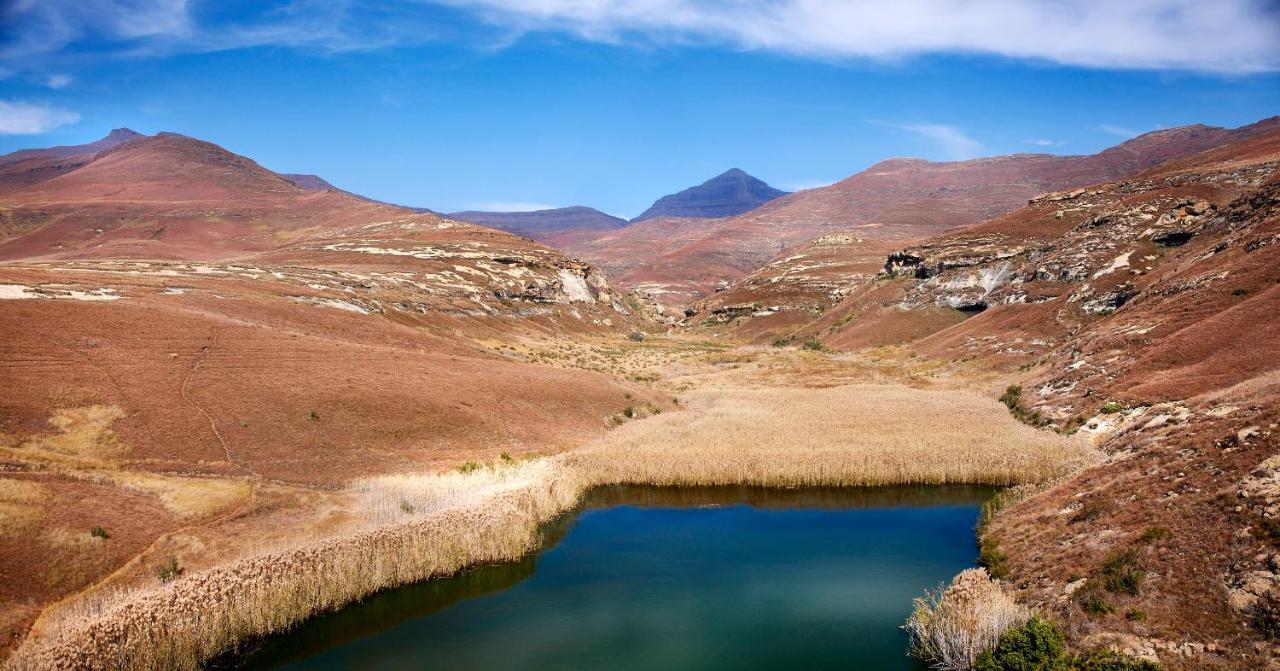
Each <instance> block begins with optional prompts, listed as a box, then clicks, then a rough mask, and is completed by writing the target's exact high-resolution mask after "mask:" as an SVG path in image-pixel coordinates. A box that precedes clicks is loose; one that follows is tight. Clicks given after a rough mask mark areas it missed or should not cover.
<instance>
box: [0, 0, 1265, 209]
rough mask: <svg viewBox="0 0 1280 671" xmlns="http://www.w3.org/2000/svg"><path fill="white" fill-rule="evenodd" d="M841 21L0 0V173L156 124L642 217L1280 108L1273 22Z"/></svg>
mask: <svg viewBox="0 0 1280 671" xmlns="http://www.w3.org/2000/svg"><path fill="white" fill-rule="evenodd" d="M853 4H854V3H847V2H835V1H831V2H827V1H824V0H740V1H733V0H614V1H606V0H523V1H521V0H447V1H444V2H430V1H427V0H418V1H414V0H406V1H403V2H386V3H377V4H374V3H369V4H363V3H359V2H350V3H319V2H310V1H302V0H294V1H292V2H283V1H277V2H274V3H239V4H237V3H219V4H218V5H216V6H215V5H213V4H210V3H203V2H199V1H190V2H182V1H181V0H75V1H72V0H45V1H44V2H29V0H18V1H17V2H9V3H5V2H3V0H0V19H3V20H2V21H0V153H3V152H8V151H12V150H14V149H18V148H22V147H30V146H48V145H52V144H71V143H80V142H86V141H90V140H93V139H96V138H98V137H100V136H102V135H104V134H105V133H106V132H107V131H108V130H110V129H111V128H114V127H119V126H127V127H130V128H133V129H134V130H137V131H140V132H144V133H152V132H156V131H161V130H168V131H175V132H180V133H185V134H188V135H193V136H196V137H200V138H203V139H207V140H210V141H213V142H216V143H218V144H221V145H223V146H225V147H227V148H228V149H231V150H232V151H235V152H238V153H242V154H245V155H247V156H250V157H251V158H254V159H255V160H257V161H258V162H260V163H262V164H263V165H265V166H266V167H268V168H271V169H274V170H278V171H281V172H311V173H316V174H319V175H321V176H323V177H325V178H326V179H328V180H330V181H331V182H333V183H335V184H337V185H338V186H341V187H343V188H346V189H350V190H352V191H355V192H358V193H362V194H365V195H368V196H371V197H374V198H379V199H383V200H388V201H391V202H397V203H403V204H409V205H420V206H426V207H431V208H433V209H437V210H441V211H453V210H459V209H471V208H483V209H521V208H524V207H539V206H564V205H574V204H585V205H592V206H595V207H599V208H601V209H603V210H605V211H608V212H610V213H614V214H618V215H622V216H633V215H635V214H637V213H639V212H640V211H642V210H643V209H644V208H645V207H647V206H648V204H649V203H650V202H651V201H653V200H654V199H655V198H657V197H658V196H661V195H663V194H666V193H670V192H672V191H676V190H679V189H681V188H684V187H686V186H688V185H691V184H694V183H697V182H700V181H702V180H704V179H707V178H709V177H711V176H713V175H715V174H717V173H719V172H721V171H723V170H725V169H727V168H729V167H740V168H743V169H745V170H747V171H748V172H751V173H752V174H755V175H756V176H758V177H760V178H762V179H765V180H766V181H768V182H770V183H771V184H773V185H775V186H778V187H780V188H784V189H797V188H806V187H812V186H817V185H821V184H826V183H830V182H833V181H836V180H838V179H841V178H843V177H846V176H848V175H850V174H852V173H854V172H857V171H859V170H861V169H863V168H865V167H867V166H868V165H870V164H872V163H874V162H876V161H878V160H881V159H884V158H887V157H891V156H920V157H924V158H929V159H935V160H948V159H958V158H969V157H974V156H981V155H993V154H1004V153H1016V152H1052V153H1092V152H1096V151H1098V150H1100V149H1103V148H1105V147H1107V146H1110V145H1113V144H1116V143H1118V142H1120V141H1123V140H1124V139H1126V138H1127V137H1130V136H1132V135H1134V134H1136V133H1140V132H1144V131H1147V130H1152V129H1156V128H1162V127H1169V126H1176V125H1181V124H1188V123H1208V124H1213V125H1220V126H1238V125H1241V124H1245V123H1249V122H1252V121H1256V120H1258V119H1260V118H1264V117H1267V116H1272V115H1275V114H1280V46H1278V45H1280V19H1277V9H1276V7H1275V6H1274V4H1270V3H1263V2H1251V1H1249V0H1238V1H1235V0H1222V1H1221V2H1215V3H1203V2H1190V1H1185V2H1184V1H1183V0H1132V2H1127V3H1103V2H1090V1H1087V0H1054V1H1053V2H1047V3H1043V2H1042V3H1036V2H1029V1H1026V0H989V1H981V0H969V2H959V1H958V0H895V1H894V2H868V3H865V4H862V5H858V6H857V9H856V10H851V9H850V7H852V6H853ZM1115 5H1122V7H1120V8H1116V7H1115ZM1192 36H1194V40H1193V39H1191V37H1192Z"/></svg>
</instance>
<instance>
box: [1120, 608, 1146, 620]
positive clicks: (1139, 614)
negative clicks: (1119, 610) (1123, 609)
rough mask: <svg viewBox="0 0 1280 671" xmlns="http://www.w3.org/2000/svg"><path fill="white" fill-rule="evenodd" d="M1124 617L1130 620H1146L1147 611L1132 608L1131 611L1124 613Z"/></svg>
mask: <svg viewBox="0 0 1280 671" xmlns="http://www.w3.org/2000/svg"><path fill="white" fill-rule="evenodd" d="M1124 619H1126V620H1128V621H1130V622H1146V621H1147V611H1145V610H1142V609H1141V608H1131V609H1130V610H1129V612H1127V613H1125V614H1124Z"/></svg>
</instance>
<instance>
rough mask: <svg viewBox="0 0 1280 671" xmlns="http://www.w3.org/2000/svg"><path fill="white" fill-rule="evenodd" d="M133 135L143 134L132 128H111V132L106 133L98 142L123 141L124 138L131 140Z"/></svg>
mask: <svg viewBox="0 0 1280 671" xmlns="http://www.w3.org/2000/svg"><path fill="white" fill-rule="evenodd" d="M135 137H143V135H142V133H139V132H137V131H135V130H133V129H132V128H112V129H111V132H110V133H107V136H106V137H104V138H102V140H99V142H101V141H104V140H105V141H109V142H110V141H114V142H124V141H125V140H132V139H133V138H135Z"/></svg>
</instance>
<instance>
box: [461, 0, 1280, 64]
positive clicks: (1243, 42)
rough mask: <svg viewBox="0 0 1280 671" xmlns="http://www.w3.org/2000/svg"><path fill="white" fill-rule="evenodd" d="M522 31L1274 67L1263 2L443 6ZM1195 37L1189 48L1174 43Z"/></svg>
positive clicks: (856, 54)
mask: <svg viewBox="0 0 1280 671" xmlns="http://www.w3.org/2000/svg"><path fill="white" fill-rule="evenodd" d="M442 1H444V2H447V3H448V4H452V5H455V6H461V7H468V8H472V9H474V10H476V11H478V12H479V13H480V15H481V16H482V17H484V18H485V19H486V20H488V21H490V22H492V23H495V24H501V25H505V26H508V27H511V28H515V29H518V30H525V31H535V30H551V31H559V32H567V33H572V34H576V35H578V36H579V37H581V38H583V39H587V40H594V41H602V42H624V41H627V40H629V39H634V38H644V39H646V40H648V41H651V42H660V43H661V42H673V43H685V42H690V41H692V42H695V43H713V44H714V43H719V44H724V45H729V46H732V47H736V48H742V49H763V50H771V51H780V52H786V53H791V54H797V55H803V56H814V57H820V58H837V59H838V58H872V59H897V58H901V57H905V56H912V55H917V54H929V53H943V52H947V53H972V54H988V55H995V56H1005V57H1010V58H1018V59H1033V60H1043V61H1048V62H1053V63H1060V64H1066V65H1076V66H1085V67H1099V68H1125V69H1129V68H1133V69H1178V70H1198V71H1211V72H1224V73H1226V72H1230V73H1247V72H1259V71H1274V70H1277V69H1280V39H1277V38H1276V36H1277V35H1280V12H1277V11H1276V10H1275V9H1274V7H1271V6H1269V5H1268V3H1267V2H1266V1H1265V0H1214V1H1213V2H1205V1H1204V0H1125V1H1123V2H1111V1H1107V0H1058V1H1056V2H1043V1H1041V0H967V1H963V2H961V1H958V0H862V1H859V2H850V1H849V0H751V1H745V2H730V1H727V0H442ZM1188 36H1195V38H1194V40H1195V48H1186V47H1185V44H1184V45H1183V46H1182V47H1179V46H1177V45H1179V44H1180V43H1181V42H1182V41H1183V40H1185V39H1186V38H1187V37H1188Z"/></svg>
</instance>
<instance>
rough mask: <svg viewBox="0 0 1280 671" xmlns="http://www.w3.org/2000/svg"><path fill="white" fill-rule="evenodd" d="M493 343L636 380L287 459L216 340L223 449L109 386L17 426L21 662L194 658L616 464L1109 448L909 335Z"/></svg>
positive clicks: (795, 477)
mask: <svg viewBox="0 0 1280 671" xmlns="http://www.w3.org/2000/svg"><path fill="white" fill-rule="evenodd" d="M473 345H474V347H475V348H476V350H475V351H472V352H469V353H467V355H465V356H461V355H460V356H458V357H456V359H455V360H454V361H452V362H450V363H449V364H447V365H451V366H455V367H456V366H466V365H468V362H473V361H474V358H475V357H484V359H483V360H484V361H486V362H488V363H490V364H491V367H490V369H486V370H487V371H488V372H487V373H483V375H485V379H490V377H489V376H491V375H492V372H493V370H499V371H501V370H506V369H505V368H503V367H504V366H511V368H510V370H513V371H524V372H526V373H527V371H529V370H536V371H538V375H539V376H541V377H538V378H537V382H530V384H542V385H545V384H546V380H547V379H552V380H554V379H559V377H558V376H567V378H566V379H571V380H575V383H576V380H577V379H578V376H579V375H588V376H592V378H591V379H598V380H600V382H599V383H597V386H598V385H599V384H602V383H603V384H609V385H616V386H614V387H612V389H613V391H611V392H610V396H616V400H615V401H613V402H612V404H611V405H610V404H601V403H596V404H594V405H592V401H593V400H594V399H593V397H591V396H586V397H585V398H577V397H575V396H574V395H573V394H572V393H571V394H568V395H566V396H564V397H563V398H562V399H560V402H561V403H562V404H563V406H564V407H558V408H551V409H543V410H538V409H536V408H532V407H521V406H522V405H524V404H525V403H526V401H525V400H524V399H525V397H524V396H523V395H522V394H521V393H520V392H519V391H518V390H513V391H512V393H511V397H510V401H509V402H508V403H507V404H506V405H505V406H503V403H502V402H496V403H495V406H498V407H504V412H505V413H510V414H511V415H512V416H515V417H517V418H520V417H524V416H526V414H527V413H543V414H544V415H546V414H548V413H549V414H551V415H553V416H554V417H559V418H560V419H558V420H557V421H559V422H561V423H562V425H563V426H564V427H565V429H566V430H565V431H563V432H561V433H560V434H556V433H555V432H552V431H548V432H547V433H546V435H533V436H526V437H525V438H524V439H523V440H509V441H508V442H507V446H506V447H505V449H503V448H502V447H495V446H494V441H492V439H488V440H477V441H476V444H477V448H476V449H472V450H468V449H466V448H465V447H462V446H461V445H460V443H461V442H462V441H459V442H458V443H451V444H450V447H449V448H448V449H446V450H441V449H440V447H439V446H438V445H420V446H418V447H417V448H413V449H404V452H403V453H402V454H398V455H395V458H396V459H397V460H398V463H394V462H393V463H388V459H387V458H386V455H385V454H373V455H372V458H370V459H368V460H367V461H365V462H364V464H363V466H362V463H361V462H362V456H361V454H360V453H355V454H344V453H343V452H340V451H337V450H333V451H331V452H328V453H323V454H317V455H316V456H315V457H314V458H313V464H311V465H308V464H307V463H306V462H307V458H303V459H299V461H298V462H296V463H292V464H281V463H280V462H278V461H275V460H274V458H273V457H272V453H271V452H265V453H264V452H260V451H256V449H253V448H251V446H242V443H241V442H240V440H242V439H239V438H238V437H237V436H235V435H234V434H231V431H230V430H227V429H225V428H223V427H233V428H234V427H236V425H237V424H240V423H252V422H254V421H255V416H254V414H252V413H249V414H245V415H239V414H235V413H234V412H233V411H231V410H232V408H234V406H232V405H229V404H228V403H225V402H223V401H222V400H220V399H218V398H216V397H211V396H210V395H207V394H205V393H203V392H202V390H201V384H202V380H204V379H210V380H218V379H219V378H220V373H219V371H218V366H219V365H221V364H223V363H224V362H227V361H228V360H227V359H221V358H219V357H218V356H217V352H216V347H217V345H216V344H213V345H210V346H209V347H208V349H206V350H202V351H200V352H198V353H197V354H198V356H196V357H194V359H195V360H194V361H193V362H192V363H191V364H189V366H187V367H183V368H180V369H178V370H179V371H180V374H179V373H175V374H177V375H178V380H179V381H178V385H179V389H178V391H179V396H180V397H181V398H184V399H190V400H192V401H194V402H192V403H189V404H187V407H186V410H185V412H186V413H187V414H188V415H190V418H193V419H195V420H197V421H195V422H194V424H192V425H191V426H192V429H191V430H192V432H193V433H207V434H210V435H211V436H212V437H213V440H214V444H215V445H219V446H220V447H222V448H225V450H224V451H223V454H221V455H219V454H216V453H215V454H211V455H202V456H201V457H200V458H198V459H194V460H192V459H190V457H189V456H187V455H183V454H180V453H179V454H172V455H165V456H159V455H157V456H150V457H148V458H142V459H139V458H136V455H132V454H131V453H130V450H131V447H130V445H129V440H128V438H127V436H128V435H130V434H129V433H128V432H127V430H121V431H117V429H118V425H117V423H119V422H120V421H121V420H122V419H124V418H125V417H127V416H128V412H129V411H126V410H125V409H123V408H122V407H121V406H120V405H118V404H115V403H104V402H102V401H103V399H79V400H76V401H72V402H70V403H68V404H66V405H64V406H63V407H62V408H61V409H59V410H58V411H57V414H56V415H55V416H54V417H52V418H49V421H50V422H51V424H52V426H53V427H54V429H55V430H54V431H52V432H49V431H47V430H43V431H29V432H23V431H15V432H10V433H7V434H6V435H5V442H0V450H3V455H4V458H5V460H6V462H7V463H8V464H9V466H10V467H9V468H8V470H9V471H10V473H8V474H7V475H6V476H5V479H6V483H5V485H6V486H5V489H4V492H5V497H6V499H5V500H4V501H3V506H4V512H5V516H4V519H5V522H6V527H5V528H3V529H0V533H4V534H5V535H7V536H9V537H10V538H18V537H32V536H34V537H35V538H36V539H37V541H36V542H35V543H32V544H29V545H28V547H25V548H20V547H18V546H17V545H15V544H12V543H8V542H6V543H5V546H6V547H7V548H11V549H8V550H5V551H4V553H3V556H2V557H0V562H2V564H0V565H2V566H3V567H4V570H5V573H6V576H7V577H12V578H17V579H18V581H17V582H10V581H8V580H7V581H6V583H7V584H10V585H11V587H10V588H9V592H10V593H7V594H4V595H3V598H4V602H3V606H4V612H5V616H4V617H5V618H6V626H8V627H9V628H10V631H11V636H12V638H10V640H9V646H8V648H7V651H8V652H9V653H10V657H9V659H8V664H9V665H10V666H12V667H14V668H46V667H50V666H65V667H81V666H86V667H95V666H97V667H112V666H124V667H129V668H167V667H171V666H190V665H194V664H195V663H197V661H198V660H200V659H204V658H208V657H210V656H212V655H214V654H216V653H217V652H219V651H221V650H224V649H226V648H227V647H228V646H231V645H234V644H235V642H236V641H238V640H242V639H244V638H245V637H248V636H256V635H262V634H265V633H268V632H270V631H274V630H278V629H280V628H282V627H286V626H288V625H289V624H291V623H293V622H296V621H298V620H299V619H302V618H305V617H307V616H309V615H311V614H314V613H316V612H320V611H323V610H327V609H331V608H335V607H338V606H340V605H342V604H343V603H346V602H349V601H351V600H354V599H358V598H360V597H362V596H364V595H366V594H368V593H370V592H372V591H376V590H379V589H384V588H387V587H391V586H394V585H398V584H403V583H405V582H409V581H414V580H420V579H423V578H426V577H429V576H432V575H440V574H446V573H450V572H452V571H455V570H457V569H459V568H461V567H464V566H466V565H469V564H473V563H477V562H486V561H497V560H507V559H512V558H515V557H518V556H521V555H523V554H525V553H528V552H530V551H532V550H533V549H535V548H534V544H535V542H536V541H535V538H536V533H535V530H536V526H537V525H538V524H539V523H542V522H545V521H546V520H548V519H550V518H551V517H553V516H555V515H558V514H560V513H561V512H563V511H565V510H567V509H569V508H570V507H572V506H573V505H574V503H575V502H576V501H577V500H578V498H579V497H580V496H581V495H582V493H583V492H584V491H585V490H586V489H587V488H590V487H592V486H595V485H599V484H613V483H638V484H660V485H702V484H760V485H777V486H798V485H880V484H898V483H987V484H1001V485H1004V484H1018V483H1043V482H1049V481H1052V480H1054V479H1056V478H1059V477H1062V476H1064V475H1066V474H1068V473H1071V472H1074V471H1076V470H1079V469H1080V468H1082V467H1084V466H1085V465H1087V464H1090V463H1093V462H1095V461H1096V460H1098V459H1099V458H1100V456H1099V454H1098V453H1097V452H1096V451H1094V450H1093V449H1092V447H1091V446H1090V444H1089V442H1088V441H1087V440H1085V439H1084V438H1081V437H1066V436H1060V435H1058V434H1055V433H1052V432H1046V431H1041V430H1036V429H1033V428H1031V427H1029V426H1027V425H1025V424H1021V423H1019V422H1017V421H1016V420H1015V419H1014V418H1013V417H1012V416H1011V415H1010V414H1009V412H1008V411H1007V410H1006V409H1005V408H1004V407H1003V406H1001V405H999V404H998V403H997V402H996V401H995V400H994V399H995V397H996V396H997V395H998V392H999V390H1001V389H1003V387H1004V386H1005V384H1006V382H1007V380H1006V379H1004V377H1003V375H1002V374H1000V373H995V372H991V371H986V370H982V369H979V368H976V367H971V366H967V365H966V364H963V363H948V364H943V363H940V362H938V361H933V360H929V359H926V358H923V357H921V356H919V355H917V354H914V353H911V352H910V351H908V350H905V349H895V348H881V349H878V350H868V351H864V352H860V353H853V354H833V353H823V352H808V351H803V350H801V349H797V348H762V347H740V348H732V347H728V346H725V345H722V344H717V343H710V342H705V341H698V340H693V339H685V338H671V337H665V336H654V335H650V336H649V337H646V338H644V339H643V340H640V341H637V340H633V339H628V338H626V337H623V336H618V335H596V336H585V337H564V336H562V335H555V334H531V335H526V336H523V337H519V338H502V337H495V338H493V339H489V340H484V341H474V343H473ZM288 351H294V350H288ZM286 353H287V351H286ZM402 354H404V355H405V359H406V360H405V361H402V365H405V366H412V365H413V363H412V359H413V357H412V356H410V355H409V354H408V353H407V352H402ZM436 365H445V364H440V363H439V362H437V364H436ZM476 370H477V371H479V370H480V369H478V368H477V369H476ZM557 371H559V372H557ZM476 374H477V375H482V373H479V372H478V373H476ZM108 375H109V373H108ZM205 376H208V377H205ZM531 379H532V378H531ZM464 405H465V403H464ZM584 405H585V406H586V407H585V408H584ZM134 412H137V411H136V410H135V411H134ZM332 412H337V411H329V410H323V409H322V410H320V411H318V412H317V413H316V414H318V415H319V417H318V418H316V419H306V420H305V421H306V422H308V423H310V424H316V423H324V422H327V421H330V420H329V417H330V415H331V413H332ZM578 415H588V416H591V417H593V418H594V419H593V420H592V421H591V422H590V426H583V424H582V423H580V424H579V425H578V426H577V428H576V429H575V428H574V424H573V423H572V422H570V421H568V420H566V419H564V418H568V417H574V416H578ZM543 419H544V421H545V419H546V418H545V417H544V418H543ZM517 421H518V420H517ZM531 421H532V418H531ZM304 426H305V425H304ZM487 430H488V431H490V432H492V430H493V427H492V426H491V427H489V428H488V429H487ZM330 431H332V429H330ZM228 434H231V435H228ZM476 435H477V436H481V435H483V434H481V433H480V432H479V431H477V434H476ZM412 438H413V437H412V436H410V435H406V436H405V440H412ZM330 439H331V437H330ZM246 447H250V449H246ZM320 447H321V445H319V444H316V445H315V449H319V448H320ZM330 449H331V450H332V448H330ZM219 457H221V458H219ZM184 459H186V460H187V461H186V463H181V462H182V461H183V460H184ZM332 459H340V460H341V464H342V470H341V476H336V475H331V474H330V473H332V470H331V469H332V461H331V460H332ZM90 500H92V501H93V502H94V503H93V505H92V506H90V505H89V504H88V501H90ZM51 557H52V558H54V559H55V561H50V558H51ZM18 585H41V586H42V587H41V588H39V589H37V590H31V589H25V590H23V589H22V588H18V587H17V586H18ZM28 627H29V633H28V634H27V635H26V636H25V638H24V636H23V635H24V633H26V632H27V630H28ZM20 641H21V645H20V646H19V645H18V644H19V642H20Z"/></svg>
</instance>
